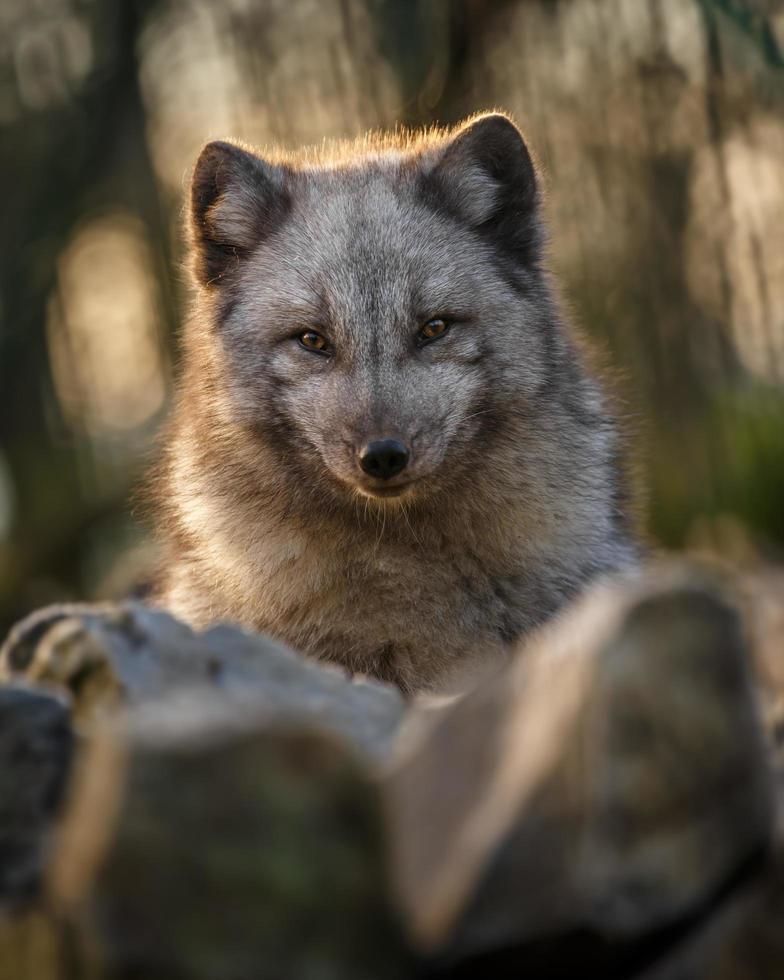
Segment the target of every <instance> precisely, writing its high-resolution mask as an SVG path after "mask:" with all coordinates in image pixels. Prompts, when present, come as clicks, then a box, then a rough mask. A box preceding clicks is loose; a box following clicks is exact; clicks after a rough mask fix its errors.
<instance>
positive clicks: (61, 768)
mask: <svg viewBox="0 0 784 980" xmlns="http://www.w3.org/2000/svg"><path fill="white" fill-rule="evenodd" d="M72 752H73V735H72V732H71V726H70V720H69V706H68V704H67V701H66V699H64V698H62V697H58V696H56V695H54V694H50V693H47V692H46V691H41V690H32V689H27V688H24V687H20V686H8V687H2V686H0V902H4V903H8V902H20V901H23V900H26V899H30V898H32V897H33V896H34V895H35V892H36V889H37V887H38V883H39V881H40V876H41V871H42V868H43V865H44V863H45V860H46V856H47V845H48V843H49V833H50V830H51V828H52V825H53V823H54V820H55V818H56V816H57V814H58V812H59V808H60V805H61V802H62V798H63V792H64V789H65V785H66V781H67V776H68V772H69V767H70V762H71V756H72Z"/></svg>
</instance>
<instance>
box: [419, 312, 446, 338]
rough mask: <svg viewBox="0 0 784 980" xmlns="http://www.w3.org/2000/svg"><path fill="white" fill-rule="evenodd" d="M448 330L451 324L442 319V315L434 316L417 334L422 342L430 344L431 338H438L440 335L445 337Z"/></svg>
mask: <svg viewBox="0 0 784 980" xmlns="http://www.w3.org/2000/svg"><path fill="white" fill-rule="evenodd" d="M448 330H449V324H448V323H447V322H446V320H442V319H441V317H434V318H433V319H432V320H428V321H427V323H426V324H425V325H424V326H423V327H422V329H421V330H420V331H419V333H418V334H417V339H418V340H419V342H420V344H429V343H430V341H431V340H438V338H439V337H443V336H444V334H445V333H446V332H447V331H448Z"/></svg>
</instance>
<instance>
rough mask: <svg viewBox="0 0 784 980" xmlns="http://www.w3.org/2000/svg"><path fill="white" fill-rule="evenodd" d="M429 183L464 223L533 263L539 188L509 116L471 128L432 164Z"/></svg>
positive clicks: (443, 148)
mask: <svg viewBox="0 0 784 980" xmlns="http://www.w3.org/2000/svg"><path fill="white" fill-rule="evenodd" d="M425 180H426V182H427V184H428V186H429V188H430V189H431V191H433V192H435V193H436V194H437V196H438V198H439V200H440V201H441V202H442V203H443V204H444V205H446V207H447V208H448V209H449V210H450V211H452V212H453V213H454V214H456V215H457V216H459V217H460V218H461V219H462V220H463V221H466V222H467V223H468V224H470V225H471V226H472V227H474V228H476V229H478V230H482V231H484V232H487V233H488V234H490V235H492V236H493V237H494V238H496V239H498V240H500V242H501V243H502V244H504V245H506V246H507V247H509V248H511V249H512V250H513V251H514V252H517V253H519V257H520V258H521V259H525V258H527V257H530V256H529V253H530V252H531V249H532V247H533V246H535V244H536V243H537V242H538V235H539V228H538V221H537V220H536V219H537V212H538V207H539V184H538V181H537V177H536V170H535V168H534V164H533V161H532V160H531V155H530V154H529V152H528V148H527V147H526V145H525V140H524V139H523V137H522V134H521V133H520V130H519V129H518V128H517V127H516V126H515V124H514V123H513V122H512V121H511V120H510V119H508V118H507V117H506V116H504V115H502V114H501V113H489V114H488V115H484V116H480V117H479V118H478V119H474V120H473V121H471V122H468V123H466V124H465V125H464V126H463V127H462V128H460V129H459V130H458V131H457V132H456V133H455V134H454V135H453V136H452V137H451V138H450V139H449V140H448V142H447V143H446V144H445V145H442V146H441V147H440V148H439V149H438V150H437V151H436V154H435V157H433V156H432V155H431V156H430V159H429V160H428V159H426V161H425Z"/></svg>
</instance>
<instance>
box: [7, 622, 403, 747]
mask: <svg viewBox="0 0 784 980" xmlns="http://www.w3.org/2000/svg"><path fill="white" fill-rule="evenodd" d="M20 678H23V679H25V680H27V681H29V682H33V683H46V684H49V685H57V686H60V687H63V688H65V689H66V690H67V691H68V692H69V693H70V695H71V697H72V699H73V702H74V712H75V715H76V718H77V720H79V721H80V722H81V723H82V724H83V725H84V724H89V723H90V722H91V721H94V720H95V719H97V718H100V717H102V716H107V715H111V713H112V712H113V711H115V709H116V708H117V707H118V705H120V704H124V705H142V704H143V705H147V706H153V705H154V703H155V702H156V701H158V700H161V699H164V698H165V699H166V702H167V705H168V711H169V712H170V713H171V714H172V715H174V714H179V716H180V718H179V720H178V722H177V724H181V723H184V721H185V718H184V716H186V715H187V717H188V718H190V721H191V723H192V728H193V732H194V734H196V733H198V731H199V730H202V729H204V728H205V726H207V720H208V717H209V715H210V713H211V712H212V711H213V710H215V711H217V712H218V715H219V724H220V725H223V726H225V725H226V724H227V719H228V718H229V717H230V713H227V712H226V711H225V710H224V709H225V705H226V704H227V703H230V704H231V705H232V707H233V711H234V713H235V714H236V716H237V718H238V726H239V728H240V729H243V730H244V729H245V728H246V727H247V725H248V722H249V721H255V722H257V723H261V722H266V723H268V724H273V723H274V724H276V725H289V726H291V727H293V728H296V729H297V730H300V731H301V730H303V729H308V728H310V729H313V730H316V731H325V732H330V733H332V734H335V735H337V736H339V737H341V738H344V739H346V740H347V741H348V743H349V744H351V745H352V746H353V748H354V749H355V750H356V751H358V752H359V753H360V754H361V755H363V756H364V757H365V758H366V759H368V760H370V761H379V760H381V759H383V758H384V757H385V756H386V754H387V753H388V751H389V748H390V745H391V742H392V739H393V737H394V735H395V732H396V730H397V727H398V724H399V722H400V718H401V716H402V713H403V700H402V698H401V696H400V695H399V694H398V692H397V691H396V690H395V689H394V688H392V687H390V686H388V685H385V684H380V683H377V682H375V681H370V680H368V681H362V680H351V679H349V678H348V677H347V676H346V674H345V673H344V672H343V671H341V670H339V669H337V668H334V667H327V666H324V665H320V664H317V663H314V662H312V661H310V660H307V659H305V658H304V657H301V656H299V655H298V654H295V653H293V652H292V651H291V650H289V649H287V648H286V647H284V646H282V645H281V644H279V643H276V642H274V641H273V640H271V639H269V638H267V637H263V636H259V635H256V634H251V633H247V632H244V631H242V630H239V629H236V628H233V627H230V626H217V627H215V628H213V629H210V630H208V631H207V632H205V633H200V634H195V633H193V632H192V631H191V630H190V629H189V628H188V627H187V626H185V625H184V624H183V623H180V622H178V621H177V620H175V619H173V618H172V617H171V616H169V615H168V614H166V613H163V612H160V611H156V610H152V609H149V608H147V607H145V606H142V605H140V604H137V603H128V604H123V605H114V604H106V605H95V606H87V605H85V606H53V607H50V608H49V609H45V610H42V611H40V612H38V613H35V614H34V615H33V616H31V617H28V619H26V620H24V621H23V622H22V623H20V624H19V625H18V626H17V627H15V628H14V630H12V631H11V633H10V635H9V637H8V638H7V640H6V642H5V643H4V644H3V647H2V649H0V681H2V680H4V679H5V680H13V679H20ZM199 692H200V693H199ZM194 697H198V698H199V699H200V709H199V711H198V712H194V711H193V710H192V707H193V699H194Z"/></svg>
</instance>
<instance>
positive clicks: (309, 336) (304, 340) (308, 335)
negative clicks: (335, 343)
mask: <svg viewBox="0 0 784 980" xmlns="http://www.w3.org/2000/svg"><path fill="white" fill-rule="evenodd" d="M297 340H298V341H299V342H300V344H302V346H303V347H305V348H306V349H307V350H312V351H315V353H316V354H328V353H329V344H328V343H327V339H326V337H322V336H321V334H320V333H317V332H316V331H315V330H303V331H302V333H301V334H299V335H298V337H297Z"/></svg>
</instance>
